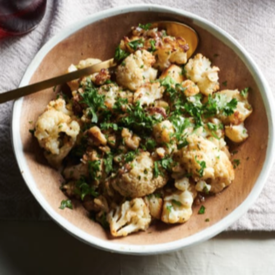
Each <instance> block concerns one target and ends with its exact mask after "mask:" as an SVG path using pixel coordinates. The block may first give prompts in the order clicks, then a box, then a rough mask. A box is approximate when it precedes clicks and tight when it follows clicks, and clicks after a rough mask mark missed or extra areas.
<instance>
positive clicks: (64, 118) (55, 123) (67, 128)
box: [34, 100, 80, 168]
mask: <svg viewBox="0 0 275 276" xmlns="http://www.w3.org/2000/svg"><path fill="white" fill-rule="evenodd" d="M62 101H63V100H62ZM59 103H61V101H60V100H59V101H58V102H57V104H56V106H58V109H59V107H60V106H61V105H59ZM53 106H55V104H54V102H51V103H50V106H49V107H48V110H46V111H45V112H44V113H43V114H42V115H40V116H39V118H38V120H37V122H36V125H35V132H34V135H35V137H36V138H37V140H38V142H39V145H40V146H41V147H42V148H43V149H44V155H45V157H46V158H47V160H48V162H49V163H50V164H51V165H52V166H53V167H56V168H59V167H60V166H61V163H62V160H63V159H64V158H65V157H66V156H67V155H68V153H69V152H70V150H71V149H72V147H73V146H74V144H75V142H76V138H77V135H78V134H79V131H80V126H79V124H78V122H77V121H75V120H73V119H72V118H71V117H70V116H69V115H66V114H65V113H63V112H62V111H58V110H56V109H54V107H53ZM63 106H64V101H63ZM62 109H63V108H62Z"/></svg>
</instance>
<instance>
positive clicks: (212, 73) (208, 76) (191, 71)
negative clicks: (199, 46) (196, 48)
mask: <svg viewBox="0 0 275 276" xmlns="http://www.w3.org/2000/svg"><path fill="white" fill-rule="evenodd" d="M184 69H185V71H186V77H187V78H190V79H191V80H192V81H193V82H194V83H196V84H197V85H198V87H199V89H200V92H201V93H202V94H204V95H206V96H207V95H209V94H212V93H213V92H215V91H217V90H218V89H219V82H218V80H219V76H218V72H219V68H218V67H216V66H213V67H211V62H210V60H209V59H208V58H206V57H204V56H203V55H202V54H197V55H196V56H195V57H194V58H190V59H189V61H188V62H187V64H186V65H185V67H184Z"/></svg>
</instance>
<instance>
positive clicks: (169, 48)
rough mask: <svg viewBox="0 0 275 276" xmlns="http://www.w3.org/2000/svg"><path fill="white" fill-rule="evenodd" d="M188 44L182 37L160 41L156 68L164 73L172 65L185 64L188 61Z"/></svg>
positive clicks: (166, 38)
mask: <svg viewBox="0 0 275 276" xmlns="http://www.w3.org/2000/svg"><path fill="white" fill-rule="evenodd" d="M188 49H189V46H188V44H187V43H186V41H185V40H184V39H183V38H182V37H171V36H165V37H163V38H162V39H161V40H160V41H158V43H157V46H156V51H155V52H154V55H155V56H156V60H157V61H156V63H155V64H154V67H155V68H158V69H159V70H161V71H163V70H164V69H166V68H168V67H169V66H170V65H171V63H176V64H179V65H181V64H185V63H186V61H187V53H186V52H187V51H188Z"/></svg>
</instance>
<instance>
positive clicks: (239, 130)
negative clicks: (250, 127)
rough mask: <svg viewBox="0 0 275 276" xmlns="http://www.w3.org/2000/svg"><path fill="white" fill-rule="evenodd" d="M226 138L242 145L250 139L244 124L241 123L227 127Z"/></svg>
mask: <svg viewBox="0 0 275 276" xmlns="http://www.w3.org/2000/svg"><path fill="white" fill-rule="evenodd" d="M225 136H226V137H228V138H229V139H230V140H231V141H233V142H235V143H241V142H243V141H244V140H246V139H247V138H248V133H247V129H246V128H245V126H244V123H241V124H239V125H230V126H225Z"/></svg>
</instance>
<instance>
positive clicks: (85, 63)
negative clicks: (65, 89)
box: [67, 58, 101, 91]
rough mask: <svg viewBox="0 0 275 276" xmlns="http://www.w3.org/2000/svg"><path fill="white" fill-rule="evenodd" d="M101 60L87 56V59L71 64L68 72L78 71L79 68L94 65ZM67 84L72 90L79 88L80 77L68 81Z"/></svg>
mask: <svg viewBox="0 0 275 276" xmlns="http://www.w3.org/2000/svg"><path fill="white" fill-rule="evenodd" d="M99 62H101V60H100V59H97V58H87V59H85V60H81V61H80V62H79V63H78V64H77V65H74V64H71V65H70V67H69V68H68V70H67V72H68V73H70V72H74V71H77V70H78V69H84V68H86V67H89V66H92V65H94V64H97V63H99ZM97 74H98V73H97ZM67 84H68V86H69V87H70V88H71V91H74V90H77V89H78V87H79V79H76V80H72V81H70V82H68V83H67Z"/></svg>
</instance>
